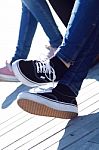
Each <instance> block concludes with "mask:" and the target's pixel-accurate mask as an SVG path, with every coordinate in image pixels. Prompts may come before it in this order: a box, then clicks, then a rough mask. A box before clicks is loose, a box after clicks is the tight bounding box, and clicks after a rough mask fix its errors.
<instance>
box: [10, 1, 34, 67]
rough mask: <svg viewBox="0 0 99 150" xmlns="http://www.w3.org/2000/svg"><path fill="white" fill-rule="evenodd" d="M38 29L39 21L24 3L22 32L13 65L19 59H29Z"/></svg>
mask: <svg viewBox="0 0 99 150" xmlns="http://www.w3.org/2000/svg"><path fill="white" fill-rule="evenodd" d="M36 28H37V20H36V19H35V17H34V16H33V15H32V14H31V12H30V11H29V10H28V9H27V7H25V5H24V4H23V3H22V16H21V22H20V30H19V37H18V43H17V47H16V52H15V55H14V56H13V58H12V60H11V64H12V63H13V62H14V61H15V60H18V59H26V58H27V57H28V54H29V51H30V47H31V43H32V40H33V37H34V34H35V31H36Z"/></svg>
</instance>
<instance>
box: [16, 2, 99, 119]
mask: <svg viewBox="0 0 99 150" xmlns="http://www.w3.org/2000/svg"><path fill="white" fill-rule="evenodd" d="M81 1H82V0H81ZM83 2H84V1H83ZM87 2H88V1H87ZM89 2H92V6H93V7H92V9H94V10H95V14H94V18H95V20H94V18H93V20H92V22H90V24H91V26H90V27H91V29H92V30H91V31H92V32H90V36H89V38H88V40H87V42H85V43H84V44H83V46H82V49H81V50H80V52H79V54H78V55H77V57H76V60H75V62H74V65H72V66H71V67H70V68H69V69H67V70H65V73H64V74H63V77H62V78H61V80H60V81H59V82H58V85H57V86H56V87H55V88H54V89H53V90H52V92H43V93H37V94H34V93H28V92H27V93H26V95H25V93H24V94H23V95H22V94H20V95H19V98H18V99H19V100H18V105H19V106H20V107H21V108H22V109H24V110H25V111H27V112H30V113H33V114H38V115H46V116H54V117H61V118H72V117H75V116H77V113H78V110H77V102H76V97H77V95H78V92H79V90H80V87H81V85H82V82H83V80H84V79H85V77H86V75H87V73H88V70H89V69H90V66H91V64H92V62H93V60H94V58H95V56H96V55H97V53H98V52H99V42H98V41H99V11H98V4H99V2H98V1H95V0H91V1H89ZM89 6H90V5H89ZM83 11H84V9H83ZM91 17H92V16H91V13H89V15H88V18H87V19H88V20H90V18H91ZM79 24H80V23H79ZM79 24H78V25H79ZM88 26H89V25H88ZM78 28H79V26H78ZM86 28H87V26H86ZM60 50H61V48H60ZM61 67H62V66H59V68H61ZM22 96H23V97H22ZM25 96H26V97H25ZM27 101H28V104H27ZM34 107H35V110H34ZM38 108H40V109H39V110H38Z"/></svg>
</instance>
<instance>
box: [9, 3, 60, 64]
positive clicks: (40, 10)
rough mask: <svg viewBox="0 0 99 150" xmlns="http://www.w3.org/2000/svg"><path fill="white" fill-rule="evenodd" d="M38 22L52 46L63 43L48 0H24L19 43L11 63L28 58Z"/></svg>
mask: <svg viewBox="0 0 99 150" xmlns="http://www.w3.org/2000/svg"><path fill="white" fill-rule="evenodd" d="M38 22H39V23H40V24H41V26H42V27H43V29H44V32H45V33H46V35H47V36H48V38H49V43H50V45H51V46H52V47H54V48H58V47H59V45H60V44H61V43H62V35H61V33H60V31H59V29H58V26H57V25H56V23H55V20H54V18H53V16H52V13H51V11H50V9H49V6H48V4H47V2H46V0H22V16H21V23H20V30H19V38H18V44H17V47H16V51H15V55H14V57H13V58H12V61H11V64H12V63H13V62H14V61H15V60H17V59H26V58H27V56H28V54H29V51H30V47H31V43H32V40H33V37H34V34H35V31H36V28H37V24H38Z"/></svg>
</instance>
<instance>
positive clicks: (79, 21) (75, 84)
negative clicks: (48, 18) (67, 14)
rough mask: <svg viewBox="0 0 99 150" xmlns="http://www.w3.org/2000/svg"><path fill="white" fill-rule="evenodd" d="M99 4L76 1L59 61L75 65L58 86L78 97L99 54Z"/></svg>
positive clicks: (91, 0) (83, 0) (86, 0)
mask: <svg viewBox="0 0 99 150" xmlns="http://www.w3.org/2000/svg"><path fill="white" fill-rule="evenodd" d="M98 43H99V1H98V0H76V2H75V5H74V8H73V12H72V15H71V18H70V21H69V24H68V28H67V32H66V36H65V39H64V43H63V45H62V46H61V47H60V49H59V51H58V53H57V54H56V55H57V56H58V57H60V58H62V59H63V60H64V61H66V62H72V63H73V64H72V65H71V67H70V68H69V69H68V70H66V72H65V74H64V75H63V77H62V79H61V80H60V81H59V83H61V84H64V85H66V86H68V87H69V88H70V89H71V90H72V91H73V92H74V93H75V94H76V95H78V92H79V90H80V88H81V85H82V82H83V80H84V78H85V77H86V75H87V73H88V71H89V69H90V66H91V65H92V63H93V60H94V58H95V56H96V55H97V54H98V53H99V44H98Z"/></svg>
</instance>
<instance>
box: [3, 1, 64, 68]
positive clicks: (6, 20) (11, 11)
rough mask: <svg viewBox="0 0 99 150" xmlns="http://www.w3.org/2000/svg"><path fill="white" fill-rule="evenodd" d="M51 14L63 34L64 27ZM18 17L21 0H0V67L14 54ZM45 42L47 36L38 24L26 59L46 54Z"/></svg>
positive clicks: (19, 16) (46, 41) (18, 23)
mask: <svg viewBox="0 0 99 150" xmlns="http://www.w3.org/2000/svg"><path fill="white" fill-rule="evenodd" d="M52 11H53V10H52ZM53 15H54V17H55V20H56V22H57V24H58V26H59V29H60V30H61V32H62V34H64V33H65V27H64V26H63V24H62V23H61V22H60V20H59V18H58V17H57V16H56V14H55V12H53ZM20 19H21V0H2V1H1V3H0V67H1V66H3V65H5V61H6V60H8V62H9V61H10V59H11V57H12V56H13V55H14V52H15V49H16V45H17V40H18V34H19V26H20ZM46 44H48V38H47V37H46V35H45V33H44V32H43V30H42V28H41V26H40V25H38V29H37V32H36V34H35V37H34V39H33V42H32V47H31V51H30V54H29V57H28V59H35V58H39V57H40V56H41V55H43V54H46V50H45V45H46Z"/></svg>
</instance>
